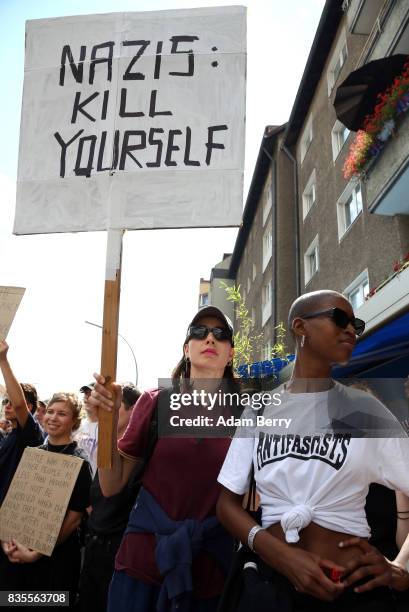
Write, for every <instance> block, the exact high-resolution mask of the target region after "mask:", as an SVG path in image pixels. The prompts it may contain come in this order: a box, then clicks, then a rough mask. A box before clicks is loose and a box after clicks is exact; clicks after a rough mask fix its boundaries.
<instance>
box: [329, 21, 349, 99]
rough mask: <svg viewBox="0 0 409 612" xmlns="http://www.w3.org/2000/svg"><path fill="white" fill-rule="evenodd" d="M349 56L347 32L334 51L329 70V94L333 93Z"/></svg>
mask: <svg viewBox="0 0 409 612" xmlns="http://www.w3.org/2000/svg"><path fill="white" fill-rule="evenodd" d="M347 57H348V48H347V41H346V36H345V32H344V33H343V35H342V36H341V38H340V39H339V41H338V44H337V46H336V48H335V51H334V53H333V56H332V59H331V62H330V65H329V67H328V71H327V84H328V95H331V92H332V90H333V88H334V85H335V83H336V82H337V79H338V77H339V74H340V72H341V70H342V66H343V65H344V64H345V61H346V59H347Z"/></svg>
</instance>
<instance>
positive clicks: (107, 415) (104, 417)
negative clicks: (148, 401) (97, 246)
mask: <svg viewBox="0 0 409 612" xmlns="http://www.w3.org/2000/svg"><path fill="white" fill-rule="evenodd" d="M123 234H124V231H123V230H108V241H107V257H106V271H105V294H104V320H103V324H102V327H103V330H102V349H101V374H102V375H103V376H104V377H105V380H106V381H107V383H106V385H105V386H106V387H107V389H109V390H110V391H111V393H112V394H114V392H113V389H112V383H113V382H114V381H115V380H116V362H117V354H118V322H119V299H120V294H121V258H122V236H123ZM113 422H114V414H113V412H107V411H106V410H100V411H99V426H98V467H100V468H111V467H112V444H113V440H114V439H115V442H116V432H114V431H113ZM114 434H115V435H114Z"/></svg>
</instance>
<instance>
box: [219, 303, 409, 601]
mask: <svg viewBox="0 0 409 612" xmlns="http://www.w3.org/2000/svg"><path fill="white" fill-rule="evenodd" d="M289 328H290V329H291V330H292V333H293V337H294V340H295V343H296V361H295V365H294V371H293V375H292V378H291V380H290V381H289V383H288V384H287V385H286V386H284V387H283V388H281V395H282V403H281V406H280V407H279V409H278V408H274V409H273V414H274V413H275V414H276V415H277V412H278V411H279V413H280V414H281V413H284V412H285V413H287V416H290V417H292V421H293V423H292V426H293V427H292V429H291V433H286V432H283V431H282V430H281V431H280V430H279V429H278V428H276V429H275V430H274V431H271V430H270V431H268V430H266V429H265V428H257V427H250V428H249V429H248V430H247V432H244V431H240V430H238V431H237V433H236V436H235V438H234V440H233V442H232V444H231V446H230V449H229V452H228V454H227V457H226V460H225V462H224V465H223V468H222V470H221V472H220V475H219V478H218V480H219V482H220V483H221V484H222V485H223V487H224V488H223V491H222V493H221V496H220V499H219V502H218V516H219V518H220V521H221V522H222V523H223V524H224V525H225V527H226V528H227V529H228V530H229V531H230V532H231V533H232V534H233V535H234V536H235V537H236V538H238V539H240V540H241V541H242V542H243V543H244V544H247V546H248V547H249V548H250V549H251V550H252V551H253V552H255V553H257V555H258V559H257V558H256V561H257V566H256V569H257V570H258V572H256V576H258V580H259V581H260V583H261V584H263V585H264V589H265V592H266V591H267V590H268V589H269V593H270V595H269V598H270V599H269V601H270V602H271V606H270V610H271V611H273V610H274V611H277V612H278V611H280V612H281V611H283V610H286V611H287V610H291V611H292V612H301V611H302V612H317V611H318V610H319V611H321V612H324V611H327V610H328V611H330V610H333V611H334V612H341V611H344V610H349V611H350V612H352V611H354V612H358V611H359V612H375V611H376V612H392V611H393V610H394V609H395V608H394V601H393V600H394V598H393V595H392V592H391V589H390V588H388V587H391V588H396V589H402V588H406V585H407V579H408V574H407V572H405V571H404V570H403V569H402V568H399V567H397V565H394V564H392V563H388V561H387V560H386V559H385V558H384V557H383V555H382V554H381V553H379V551H378V550H377V549H376V548H374V547H373V546H371V545H370V544H369V543H368V537H369V536H370V530H369V528H368V523H367V519H366V515H365V500H366V495H367V493H368V487H369V483H370V482H378V483H381V484H384V485H386V486H388V487H390V488H394V489H398V490H402V491H403V492H404V493H406V494H409V478H408V466H409V440H408V438H407V436H406V433H405V432H404V431H403V429H402V428H401V426H400V423H399V422H398V421H397V419H396V418H395V417H394V416H393V414H392V413H391V412H389V410H388V409H387V408H386V407H385V406H384V405H383V404H382V403H381V402H380V401H378V400H377V399H376V398H375V397H373V396H372V395H370V394H369V393H366V392H363V391H361V390H357V389H352V388H350V387H346V386H344V385H341V384H339V383H338V382H336V381H334V380H333V379H332V378H331V368H332V365H333V364H334V363H346V362H347V361H348V360H349V359H350V357H351V353H352V351H353V348H354V346H355V343H356V337H357V336H359V335H360V334H362V332H363V331H364V328H365V323H364V321H362V320H360V319H358V318H356V317H355V315H354V312H353V310H352V306H351V304H350V303H349V302H348V300H347V299H346V298H345V297H344V296H343V295H341V294H339V293H336V292H335V291H316V292H313V293H308V294H305V295H303V296H301V297H300V298H298V299H297V300H296V301H295V302H294V304H293V305H292V307H291V309H290V313H289ZM276 391H277V390H276ZM268 411H269V409H266V410H265V411H264V415H267V416H271V415H270V414H268ZM249 412H252V411H251V410H250V411H249ZM385 431H386V432H387V433H386V434H385V433H382V432H385ZM245 433H247V435H245ZM252 474H253V476H252ZM252 478H254V479H255V483H256V486H257V491H258V493H259V495H260V505H261V509H262V525H258V524H257V523H256V522H255V520H254V519H253V518H252V517H251V516H250V515H249V514H247V513H246V512H245V510H243V507H242V499H243V496H244V494H245V492H246V491H247V489H248V487H249V484H250V482H251V480H252ZM252 571H254V570H252ZM268 585H269V586H268ZM264 594H265V593H264ZM263 601H264V605H265V609H267V606H268V604H265V599H264V600H263ZM251 605H252V609H258V607H257V600H254V598H253V601H252V602H251ZM246 609H247V608H246ZM263 609H264V608H263Z"/></svg>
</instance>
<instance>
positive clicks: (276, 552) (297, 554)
mask: <svg viewBox="0 0 409 612" xmlns="http://www.w3.org/2000/svg"><path fill="white" fill-rule="evenodd" d="M242 501H243V495H237V494H236V493H233V492H232V491H229V490H228V489H226V488H225V487H223V488H222V492H221V494H220V497H219V501H218V503H217V516H218V518H219V521H220V522H221V523H222V524H223V525H224V526H225V527H226V529H227V530H228V531H229V532H230V533H231V534H232V535H233V536H235V537H236V538H238V539H239V540H240V541H241V542H243V544H246V543H247V536H248V533H249V531H250V529H251V528H252V527H254V526H255V525H256V524H257V523H256V522H255V521H254V519H253V518H252V517H251V516H250V515H249V514H248V513H247V512H246V511H245V510H244V509H243V506H242ZM253 545H254V550H255V551H256V552H257V554H258V555H259V556H260V557H261V558H262V559H263V560H264V561H265V562H266V563H267V564H268V565H270V566H271V567H272V568H274V569H275V570H277V571H278V572H280V573H281V574H284V575H285V576H286V577H287V578H288V579H289V580H290V582H291V583H292V584H293V585H294V586H295V588H296V589H297V590H298V591H300V592H302V593H308V594H309V595H312V596H313V597H317V598H318V599H321V600H324V601H332V600H333V599H335V597H337V596H338V595H339V594H340V593H342V591H343V590H344V587H343V585H342V584H337V583H334V582H332V581H331V580H330V579H329V578H327V576H326V575H325V574H324V572H323V569H324V568H326V569H337V570H338V571H342V570H343V568H342V567H340V566H338V565H336V564H335V563H333V562H332V561H329V560H326V559H321V558H320V557H319V556H318V555H315V554H312V553H308V552H306V551H304V550H301V549H300V548H295V547H292V546H290V545H289V544H286V543H285V542H281V540H279V539H278V538H276V537H274V536H272V535H271V534H270V533H269V532H268V531H266V530H264V529H263V530H262V531H259V532H258V533H257V534H256V536H255V538H254V542H253Z"/></svg>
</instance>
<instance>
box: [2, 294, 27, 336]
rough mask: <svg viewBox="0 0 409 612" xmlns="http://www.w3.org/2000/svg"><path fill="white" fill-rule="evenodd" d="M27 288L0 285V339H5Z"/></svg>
mask: <svg viewBox="0 0 409 612" xmlns="http://www.w3.org/2000/svg"><path fill="white" fill-rule="evenodd" d="M24 292H25V289H23V288H22V287H0V340H5V339H6V338H7V334H8V333H9V331H10V327H11V324H12V323H13V320H14V317H15V316H16V312H17V310H18V307H19V306H20V302H21V300H22V297H23V295H24Z"/></svg>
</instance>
